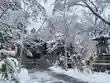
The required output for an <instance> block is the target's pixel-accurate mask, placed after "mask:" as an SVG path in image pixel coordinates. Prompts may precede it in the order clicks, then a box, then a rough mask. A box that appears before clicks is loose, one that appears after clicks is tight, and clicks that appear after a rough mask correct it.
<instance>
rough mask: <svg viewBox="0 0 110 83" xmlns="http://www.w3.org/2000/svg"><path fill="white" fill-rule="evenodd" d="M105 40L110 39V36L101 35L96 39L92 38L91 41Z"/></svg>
mask: <svg viewBox="0 0 110 83" xmlns="http://www.w3.org/2000/svg"><path fill="white" fill-rule="evenodd" d="M103 38H104V39H110V36H109V35H100V36H96V37H93V38H91V40H101V39H103Z"/></svg>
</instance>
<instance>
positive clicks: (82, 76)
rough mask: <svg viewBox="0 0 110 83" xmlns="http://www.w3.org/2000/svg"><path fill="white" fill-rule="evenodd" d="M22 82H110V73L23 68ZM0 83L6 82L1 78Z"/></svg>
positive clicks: (54, 68) (20, 78)
mask: <svg viewBox="0 0 110 83" xmlns="http://www.w3.org/2000/svg"><path fill="white" fill-rule="evenodd" d="M18 78H19V80H20V83H110V75H109V74H107V73H101V72H100V73H96V72H95V73H87V72H79V71H78V70H77V69H68V71H65V70H64V69H62V68H60V67H55V66H54V67H50V68H49V70H42V69H33V70H31V72H30V70H29V72H27V70H25V69H22V71H21V72H20V74H18ZM0 83H8V82H4V81H3V80H2V79H0Z"/></svg>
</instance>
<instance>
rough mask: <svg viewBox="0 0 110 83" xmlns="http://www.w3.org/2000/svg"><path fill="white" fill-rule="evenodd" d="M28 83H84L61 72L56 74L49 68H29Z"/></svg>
mask: <svg viewBox="0 0 110 83" xmlns="http://www.w3.org/2000/svg"><path fill="white" fill-rule="evenodd" d="M29 75H30V77H31V78H30V81H29V83H84V82H79V81H78V80H76V79H74V78H72V77H69V76H67V75H63V74H56V73H54V72H52V71H49V70H41V69H33V70H29Z"/></svg>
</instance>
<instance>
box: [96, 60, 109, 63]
mask: <svg viewBox="0 0 110 83" xmlns="http://www.w3.org/2000/svg"><path fill="white" fill-rule="evenodd" d="M95 63H110V60H96V61H95Z"/></svg>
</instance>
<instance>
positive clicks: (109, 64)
mask: <svg viewBox="0 0 110 83" xmlns="http://www.w3.org/2000/svg"><path fill="white" fill-rule="evenodd" d="M92 65H103V66H110V63H92Z"/></svg>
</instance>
